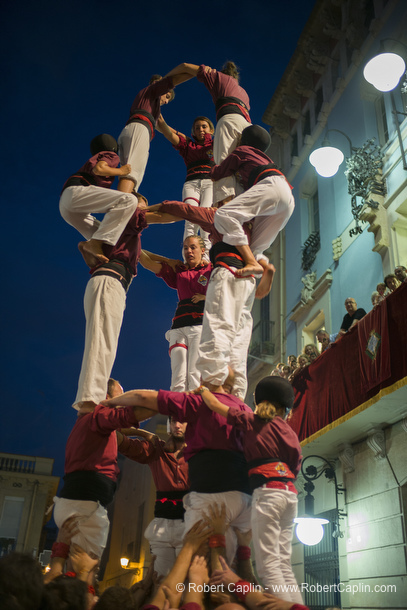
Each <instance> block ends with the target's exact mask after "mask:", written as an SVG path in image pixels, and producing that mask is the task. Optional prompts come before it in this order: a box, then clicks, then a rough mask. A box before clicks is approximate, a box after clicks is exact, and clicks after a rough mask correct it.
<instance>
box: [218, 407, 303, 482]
mask: <svg viewBox="0 0 407 610" xmlns="http://www.w3.org/2000/svg"><path fill="white" fill-rule="evenodd" d="M227 422H228V424H231V425H233V426H236V428H238V429H239V430H242V432H244V436H243V451H244V455H245V458H246V460H247V461H248V462H251V461H252V460H257V459H268V458H278V459H279V460H280V461H281V462H284V463H285V464H287V466H288V467H289V468H290V470H291V472H292V473H293V474H294V475H295V476H297V474H298V473H299V471H300V467H301V446H300V443H299V440H298V436H297V435H296V433H295V432H294V430H293V429H292V428H291V427H290V426H289V425H288V424H287V422H285V421H284V420H283V419H281V417H275V418H274V419H273V420H272V421H266V420H264V419H261V418H260V417H259V416H258V415H255V414H254V413H253V411H250V412H242V411H241V410H239V409H236V408H235V407H231V408H230V409H229V413H228V416H227Z"/></svg>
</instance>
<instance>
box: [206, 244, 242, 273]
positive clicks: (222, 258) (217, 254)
mask: <svg viewBox="0 0 407 610" xmlns="http://www.w3.org/2000/svg"><path fill="white" fill-rule="evenodd" d="M209 256H210V259H211V263H212V265H213V266H214V267H227V268H229V267H234V268H235V269H242V268H243V267H244V262H243V258H242V257H241V255H240V254H239V250H238V249H237V248H235V247H234V246H231V245H230V244H225V242H224V241H218V243H216V244H214V245H213V246H212V248H211V249H210V251H209Z"/></svg>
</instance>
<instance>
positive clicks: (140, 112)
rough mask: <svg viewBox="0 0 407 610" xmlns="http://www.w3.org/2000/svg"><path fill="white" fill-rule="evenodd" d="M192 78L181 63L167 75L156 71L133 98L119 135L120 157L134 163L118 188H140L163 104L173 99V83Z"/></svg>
mask: <svg viewBox="0 0 407 610" xmlns="http://www.w3.org/2000/svg"><path fill="white" fill-rule="evenodd" d="M190 78H192V76H191V74H188V73H186V72H185V71H183V68H182V66H177V67H176V68H174V69H173V70H171V72H168V74H167V75H166V76H164V78H162V77H161V76H160V75H159V74H153V76H152V77H151V79H150V84H149V86H148V87H145V88H144V89H142V90H141V91H140V92H139V93H138V94H137V95H136V97H135V98H134V101H133V104H132V106H131V108H130V116H129V118H128V120H127V123H126V125H125V127H124V128H123V130H122V132H121V134H120V136H119V139H118V142H119V155H120V161H121V162H122V164H125V163H130V165H131V171H130V172H129V173H128V174H127V175H126V176H125V177H123V178H122V179H121V180H120V182H119V186H118V190H119V191H122V192H124V193H131V192H132V191H133V189H136V190H139V188H140V184H141V181H142V180H143V176H144V172H145V169H146V165H147V161H148V155H149V151H150V142H151V140H152V139H153V137H154V132H155V129H156V121H157V119H158V118H159V116H160V112H161V111H160V108H161V106H162V105H165V104H168V102H170V101H171V100H173V99H174V95H175V94H174V87H175V86H176V85H179V84H180V83H183V82H185V81H186V80H189V79H190Z"/></svg>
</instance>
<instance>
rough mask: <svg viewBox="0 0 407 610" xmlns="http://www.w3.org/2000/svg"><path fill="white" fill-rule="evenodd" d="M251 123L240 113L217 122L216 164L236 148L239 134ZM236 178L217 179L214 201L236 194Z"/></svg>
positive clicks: (214, 143)
mask: <svg viewBox="0 0 407 610" xmlns="http://www.w3.org/2000/svg"><path fill="white" fill-rule="evenodd" d="M249 126H250V123H248V122H247V121H246V119H245V118H244V117H242V116H241V115H240V114H225V116H223V117H222V118H220V119H219V121H218V122H217V124H216V129H215V136H214V139H213V158H214V160H215V163H216V165H219V164H220V163H221V161H223V160H224V159H226V157H227V156H228V155H229V154H230V153H231V152H232V151H233V150H235V148H236V146H237V145H238V140H239V136H240V134H241V133H242V131H243V129H245V128H246V127H249ZM235 189H236V178H235V177H234V176H227V177H226V178H221V179H220V180H217V181H216V182H215V183H214V185H213V202H214V203H218V201H222V199H225V197H229V196H230V195H234V194H235Z"/></svg>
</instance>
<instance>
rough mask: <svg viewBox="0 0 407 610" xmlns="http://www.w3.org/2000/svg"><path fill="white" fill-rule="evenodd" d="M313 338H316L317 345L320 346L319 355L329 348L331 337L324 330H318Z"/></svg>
mask: <svg viewBox="0 0 407 610" xmlns="http://www.w3.org/2000/svg"><path fill="white" fill-rule="evenodd" d="M315 336H316V339H317V341H318V343H320V344H321V354H322V352H325V351H326V350H327V349H328V347H329V346H330V344H331V336H330V334H329V333H328V332H327V331H326V330H325V329H324V328H321V330H319V331H318V332H317V334H316V335H315Z"/></svg>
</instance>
